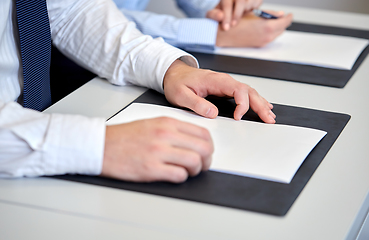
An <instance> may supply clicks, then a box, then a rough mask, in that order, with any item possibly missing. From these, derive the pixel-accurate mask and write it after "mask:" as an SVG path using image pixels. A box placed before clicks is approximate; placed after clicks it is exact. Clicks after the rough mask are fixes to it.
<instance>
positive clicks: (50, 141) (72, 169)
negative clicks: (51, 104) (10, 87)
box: [0, 100, 105, 177]
mask: <svg viewBox="0 0 369 240" xmlns="http://www.w3.org/2000/svg"><path fill="white" fill-rule="evenodd" d="M104 134H105V123H104V120H103V119H99V118H86V117H82V116H72V115H60V114H51V115H50V114H43V113H40V112H37V111H33V110H29V109H24V108H22V107H21V106H20V105H19V104H17V103H14V102H10V103H4V102H3V101H1V100H0V177H23V176H27V177H34V176H41V175H56V174H65V173H72V174H77V173H78V174H92V175H96V174H99V173H100V172H101V169H102V157H103V150H104Z"/></svg>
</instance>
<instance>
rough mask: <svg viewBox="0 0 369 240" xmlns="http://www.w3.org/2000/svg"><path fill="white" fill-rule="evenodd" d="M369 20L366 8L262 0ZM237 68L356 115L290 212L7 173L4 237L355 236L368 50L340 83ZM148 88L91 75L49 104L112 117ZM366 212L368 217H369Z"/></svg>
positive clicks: (368, 187) (368, 178)
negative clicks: (262, 74)
mask: <svg viewBox="0 0 369 240" xmlns="http://www.w3.org/2000/svg"><path fill="white" fill-rule="evenodd" d="M264 9H275V10H284V11H285V12H292V13H294V18H295V20H296V21H298V22H305V23H315V24H323V25H330V26H341V27H350V28H356V29H364V30H369V15H363V14H354V13H344V12H333V11H326V10H316V9H307V8H297V7H288V6H282V5H271V4H268V5H267V4H264ZM232 76H233V77H234V78H235V79H237V80H239V81H241V82H245V83H247V84H249V85H251V86H252V87H254V88H256V89H257V90H258V91H259V93H260V94H261V95H263V96H264V97H265V98H266V99H268V100H269V101H270V102H272V103H278V104H285V105H293V106H300V107H307V108H312V109H319V110H326V111H334V112H341V113H347V114H350V115H351V116H352V118H351V120H350V122H349V123H348V125H347V126H346V128H345V129H344V131H343V132H342V133H341V136H340V137H339V138H338V139H337V141H336V143H335V144H334V145H333V147H332V148H331V150H330V151H329V152H328V154H327V155H326V157H325V158H324V160H323V162H322V163H321V165H320V166H319V167H318V169H317V170H316V172H315V173H314V175H313V176H312V178H311V179H310V181H309V182H308V184H307V185H306V187H305V188H304V189H303V191H302V192H301V194H300V195H299V197H298V198H297V200H296V201H295V203H294V204H293V206H292V207H291V209H290V210H289V212H288V213H287V215H286V216H284V217H276V216H271V215H266V214H260V213H254V212H249V211H241V210H236V209H231V208H226V207H218V206H214V205H208V204H203V203H196V202H191V201H185V200H179V199H172V198H167V197H160V196H155V195H150V194H143V193H137V192H131V191H125V190H118V189H111V188H106V187H99V186H93V185H88V184H82V183H74V182H68V181H62V180H55V179H50V178H28V179H26V178H23V179H16V180H14V179H13V180H11V179H2V180H0V213H1V214H0V239H25V238H27V239H36V238H37V239H50V236H52V239H77V238H78V239H87V238H88V239H102V238H104V239H123V238H124V239H146V238H149V239H283V240H287V239H309V240H310V239H355V238H356V237H357V235H358V233H359V231H360V228H361V226H362V224H363V222H364V219H365V217H366V215H367V213H368V209H369V147H368V143H369V134H368V133H369V124H367V123H368V119H369V113H368V111H367V109H366V107H367V106H368V102H369V94H368V89H369V58H368V57H367V58H366V59H365V61H364V62H363V64H362V65H361V67H360V68H359V69H358V71H357V72H356V73H355V74H354V76H353V77H352V79H351V80H350V81H349V82H348V84H347V85H346V86H345V88H343V89H338V88H330V87H322V86H315V85H309V84H301V83H293V82H287V81H278V80H272V79H264V78H257V77H249V76H241V75H235V74H232ZM144 91H145V89H144V88H139V87H134V86H126V87H117V86H113V85H110V84H109V83H107V81H105V80H101V79H98V78H97V79H94V80H92V81H90V82H89V83H87V84H85V85H84V86H82V87H81V88H80V89H78V90H77V91H75V92H73V93H72V94H70V95H68V96H67V97H66V98H64V99H63V100H61V101H60V102H58V103H56V104H54V105H53V106H52V107H50V108H49V109H47V110H46V112H49V113H56V112H57V113H73V114H83V115H86V116H99V117H104V118H108V117H110V116H112V115H113V114H114V113H116V112H117V111H118V110H120V109H121V108H122V107H124V106H125V105H127V104H128V103H130V102H131V101H133V100H134V99H135V98H136V97H137V96H139V95H140V94H141V93H143V92H144ZM367 222H368V221H367Z"/></svg>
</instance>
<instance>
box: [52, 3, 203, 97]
mask: <svg viewBox="0 0 369 240" xmlns="http://www.w3.org/2000/svg"><path fill="white" fill-rule="evenodd" d="M59 2H60V1H58V0H49V1H48V9H49V17H50V24H51V31H52V38H53V42H54V44H55V45H56V46H57V47H58V48H59V49H60V50H61V51H62V52H63V53H64V54H66V55H67V56H68V57H70V58H71V59H73V60H74V61H76V62H77V63H79V64H80V65H82V66H84V67H85V68H87V69H89V70H91V71H93V72H94V73H96V74H98V75H99V76H100V77H104V78H107V79H108V80H109V81H111V82H112V83H114V84H117V85H124V84H127V83H131V84H135V85H140V86H145V87H149V88H153V89H155V90H157V91H161V92H162V80H163V77H164V75H165V72H166V70H167V69H168V67H169V66H170V65H171V64H172V63H173V62H174V61H175V60H176V59H177V58H180V57H182V59H183V60H184V61H187V63H188V64H190V65H193V66H196V60H195V59H193V58H191V57H189V55H188V54H186V53H185V52H183V51H181V50H179V49H176V48H174V47H172V46H170V45H168V44H166V43H164V41H162V40H161V39H152V37H150V36H147V35H143V34H142V33H141V32H139V31H138V30H137V29H136V28H135V24H134V23H133V22H130V21H128V20H127V19H126V18H125V17H124V16H123V14H122V13H121V12H120V11H119V10H118V9H117V8H116V6H115V5H114V3H112V2H110V1H104V0H93V1H92V0H81V1H75V0H69V1H63V2H62V3H59ZM185 56H188V57H187V58H186V57H185ZM183 57H185V58H183Z"/></svg>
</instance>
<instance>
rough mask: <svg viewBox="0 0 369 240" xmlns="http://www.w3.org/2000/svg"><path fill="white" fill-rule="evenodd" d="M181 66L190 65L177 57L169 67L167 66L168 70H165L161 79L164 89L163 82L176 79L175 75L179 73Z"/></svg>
mask: <svg viewBox="0 0 369 240" xmlns="http://www.w3.org/2000/svg"><path fill="white" fill-rule="evenodd" d="M183 67H190V66H189V65H187V64H186V63H184V62H183V61H181V60H179V59H177V60H175V61H174V62H173V63H172V64H171V65H170V67H169V68H168V70H167V71H166V73H165V75H164V79H163V89H164V90H165V84H166V83H167V82H169V81H170V79H176V76H177V75H178V74H179V72H180V71H179V70H180V68H183Z"/></svg>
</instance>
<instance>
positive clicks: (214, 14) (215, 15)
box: [206, 8, 224, 22]
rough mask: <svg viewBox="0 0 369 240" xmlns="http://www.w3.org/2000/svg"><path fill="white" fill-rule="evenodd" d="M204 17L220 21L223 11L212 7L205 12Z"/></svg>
mask: <svg viewBox="0 0 369 240" xmlns="http://www.w3.org/2000/svg"><path fill="white" fill-rule="evenodd" d="M206 17H207V18H210V19H213V20H214V21H217V22H221V21H223V18H224V13H223V11H222V10H220V9H218V8H214V9H212V10H210V11H208V12H207V14H206Z"/></svg>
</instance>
